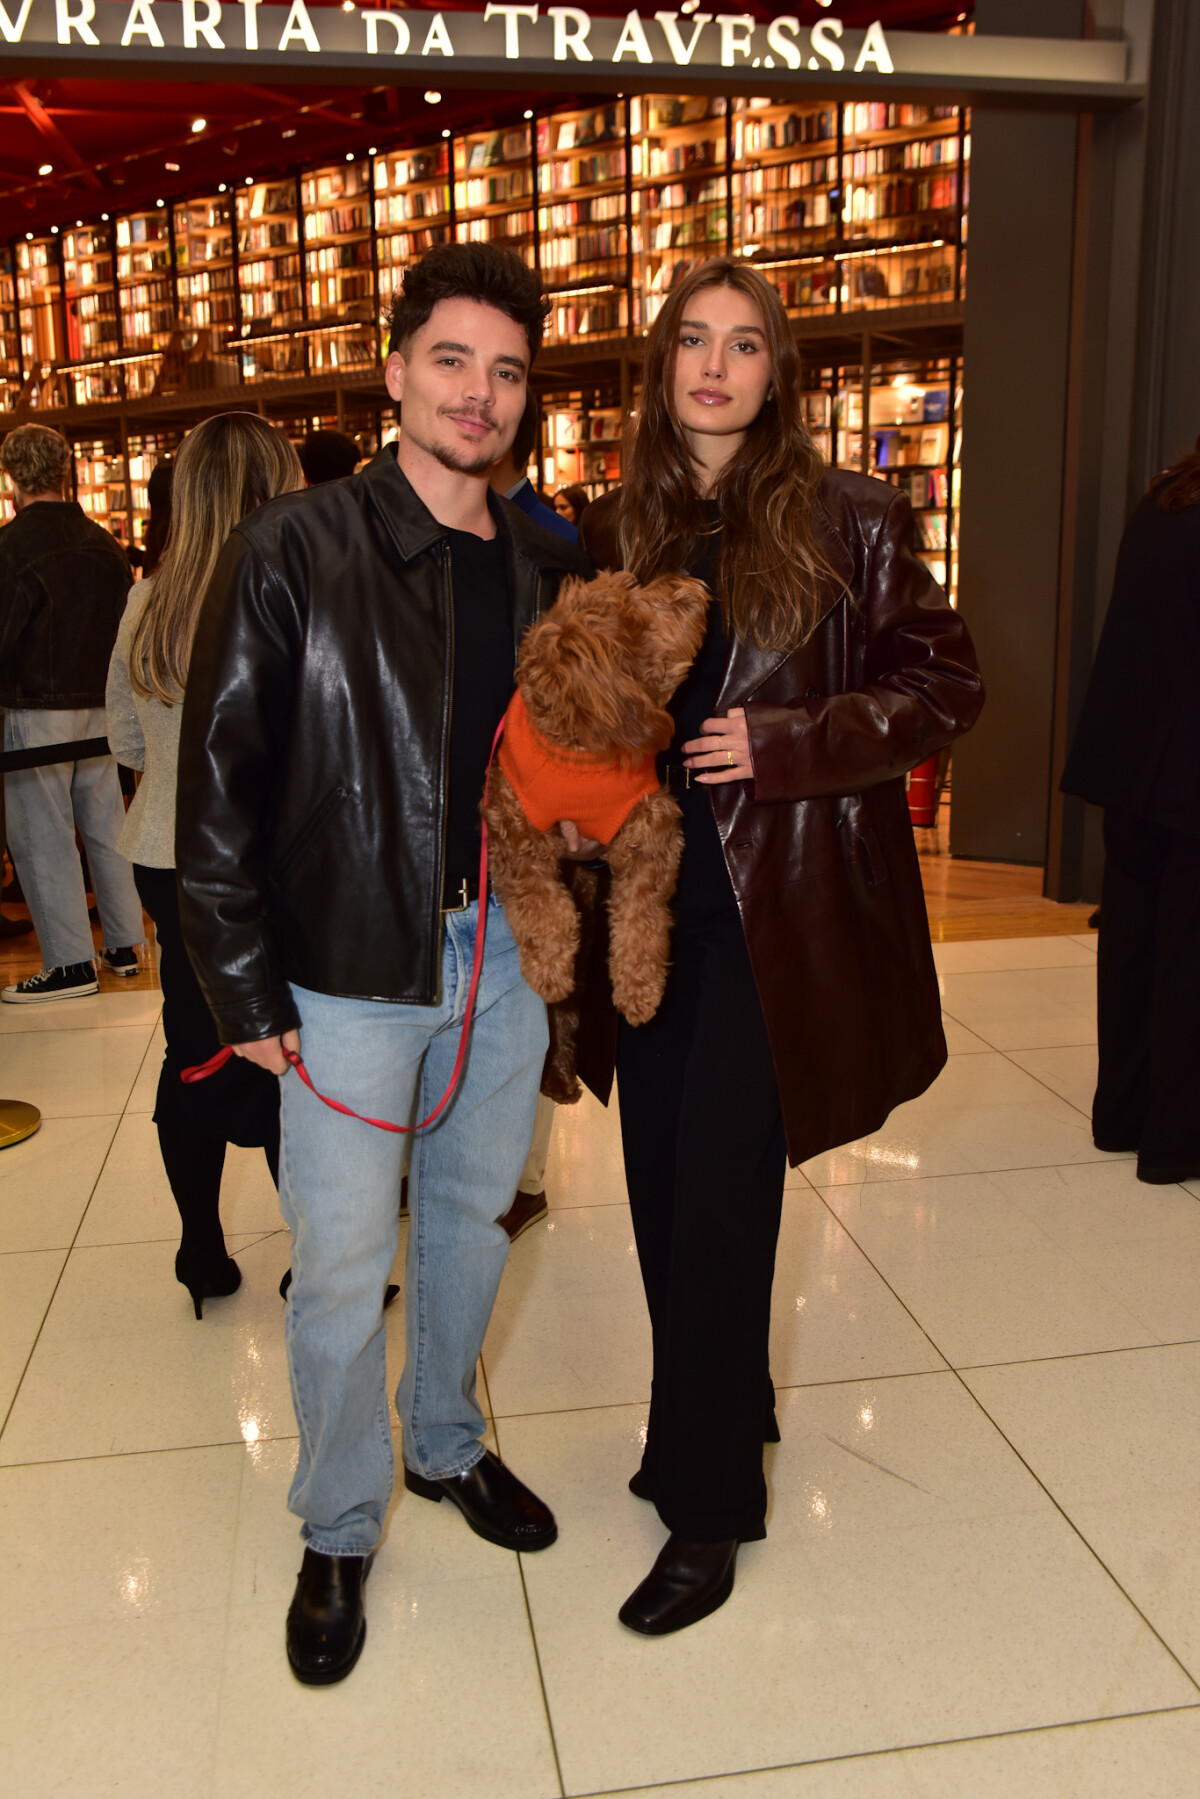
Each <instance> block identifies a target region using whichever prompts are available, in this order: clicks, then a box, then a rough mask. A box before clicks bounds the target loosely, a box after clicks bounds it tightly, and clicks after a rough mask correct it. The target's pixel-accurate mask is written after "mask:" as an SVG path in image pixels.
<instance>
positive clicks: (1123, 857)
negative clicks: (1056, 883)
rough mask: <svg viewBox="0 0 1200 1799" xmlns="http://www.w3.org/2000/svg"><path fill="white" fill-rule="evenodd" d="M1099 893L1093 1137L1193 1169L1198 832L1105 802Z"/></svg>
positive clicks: (1199, 936)
mask: <svg viewBox="0 0 1200 1799" xmlns="http://www.w3.org/2000/svg"><path fill="white" fill-rule="evenodd" d="M1104 847H1105V852H1106V858H1107V859H1106V862H1105V869H1104V886H1103V890H1102V893H1101V900H1100V942H1099V946H1098V994H1099V999H1098V1016H1099V1039H1100V1074H1099V1081H1098V1084H1097V1087H1096V1098H1095V1102H1094V1105H1093V1108H1092V1130H1093V1132H1094V1134H1095V1137H1096V1140H1097V1142H1098V1143H1100V1144H1101V1145H1103V1146H1104V1147H1106V1148H1112V1149H1126V1150H1129V1149H1136V1150H1137V1152H1138V1161H1139V1164H1140V1165H1141V1166H1142V1167H1149V1168H1156V1169H1174V1168H1178V1169H1181V1170H1188V1171H1192V1172H1195V1171H1197V1170H1200V837H1188V836H1185V835H1184V834H1183V833H1182V832H1180V831H1170V830H1167V829H1166V828H1165V827H1164V826H1162V825H1156V824H1152V823H1151V822H1150V820H1149V819H1145V818H1139V817H1138V816H1137V815H1136V814H1135V813H1132V812H1122V811H1118V810H1117V809H1116V808H1115V807H1112V806H1110V807H1108V808H1107V810H1106V811H1105V814H1104Z"/></svg>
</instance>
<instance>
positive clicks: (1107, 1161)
mask: <svg viewBox="0 0 1200 1799" xmlns="http://www.w3.org/2000/svg"><path fill="white" fill-rule="evenodd" d="M1021 1072H1022V1073H1024V1072H1025V1071H1024V1069H1022V1071H1021ZM1033 1078H1034V1077H1033V1076H1032V1075H1031V1076H1030V1079H1031V1080H1032V1079H1033ZM1038 1084H1039V1086H1040V1085H1042V1083H1041V1082H1039V1083H1038ZM1046 1091H1047V1092H1048V1093H1052V1094H1053V1096H1054V1098H1055V1099H1062V1094H1061V1093H1054V1089H1053V1088H1052V1087H1047V1089H1046ZM1070 1103H1071V1102H1070V1100H1063V1104H1064V1105H1070ZM1073 1109H1074V1110H1075V1111H1077V1112H1078V1111H1079V1108H1078V1106H1076V1107H1074V1108H1073ZM1080 1116H1081V1117H1086V1113H1080ZM826 1153H829V1152H826ZM812 1159H813V1161H817V1160H818V1158H817V1157H816V1156H814V1157H813V1158H812ZM1136 1159H1137V1158H1136V1156H1135V1155H1134V1154H1132V1153H1131V1154H1129V1155H1127V1156H1125V1155H1114V1154H1113V1153H1112V1152H1111V1151H1108V1150H1097V1152H1096V1154H1095V1155H1094V1156H1090V1157H1088V1159H1087V1160H1086V1161H1082V1162H1009V1163H1007V1164H1006V1165H1005V1166H1004V1167H1003V1168H959V1169H957V1170H955V1171H954V1172H953V1173H945V1174H919V1173H918V1174H902V1175H897V1176H896V1178H895V1179H894V1180H886V1181H884V1180H879V1181H872V1180H853V1179H852V1180H848V1181H825V1182H823V1183H822V1185H821V1186H819V1187H818V1186H816V1185H814V1187H813V1192H814V1193H818V1194H820V1195H821V1197H822V1198H824V1196H825V1194H826V1193H839V1192H841V1190H842V1189H843V1188H844V1187H905V1186H907V1185H908V1184H909V1183H910V1182H912V1181H961V1180H965V1179H966V1178H968V1177H969V1176H971V1175H976V1174H1037V1173H1039V1172H1040V1171H1041V1170H1042V1169H1043V1168H1107V1167H1115V1166H1116V1165H1117V1164H1118V1163H1122V1162H1133V1161H1136ZM834 1216H835V1217H836V1216H837V1214H836V1213H835V1214H834ZM838 1223H839V1224H840V1223H841V1220H840V1219H838Z"/></svg>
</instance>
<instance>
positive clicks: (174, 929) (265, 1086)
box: [107, 412, 303, 1318]
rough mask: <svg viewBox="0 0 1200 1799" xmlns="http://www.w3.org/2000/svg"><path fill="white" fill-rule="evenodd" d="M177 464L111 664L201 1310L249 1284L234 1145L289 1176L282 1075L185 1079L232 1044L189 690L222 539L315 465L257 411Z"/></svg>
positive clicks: (190, 1272) (116, 736) (169, 1166)
mask: <svg viewBox="0 0 1200 1799" xmlns="http://www.w3.org/2000/svg"><path fill="white" fill-rule="evenodd" d="M159 466H160V467H161V466H162V465H161V464H160V465H159ZM173 466H174V467H175V469H176V474H175V483H174V494H175V497H174V520H173V525H172V530H171V539H170V543H169V544H168V546H167V549H166V553H165V555H164V557H163V560H162V562H161V563H160V565H159V567H158V571H157V573H156V574H155V575H154V576H153V577H152V578H151V579H150V580H148V581H139V582H138V583H137V585H136V586H135V587H134V589H133V591H132V592H131V594H130V596H129V604H128V606H127V608H126V611H125V616H124V618H123V619H122V620H121V628H120V630H119V631H118V633H117V642H116V648H115V649H114V651H113V656H112V662H111V664H110V666H109V671H108V693H107V715H108V737H109V742H110V743H111V744H112V746H113V750H114V753H115V754H116V756H117V757H118V759H119V760H120V761H121V762H123V763H124V764H125V766H126V767H128V768H140V769H143V770H144V771H145V772H144V775H143V778H142V781H141V783H140V785H139V787H138V790H137V793H136V794H135V796H134V800H133V804H132V805H131V806H130V808H129V815H128V817H127V819H126V820H125V825H124V829H123V830H122V832H121V836H120V839H119V841H118V847H119V849H120V850H121V852H122V854H123V855H125V856H128V858H129V860H130V861H131V862H132V863H133V875H134V879H135V881H136V882H137V890H138V894H139V895H140V897H141V902H142V904H143V905H144V906H145V908H146V910H147V912H148V913H149V914H150V916H151V918H152V919H153V920H154V926H155V931H156V933H157V936H158V953H159V979H160V981H161V983H162V991H163V1030H164V1033H165V1035H166V1039H167V1048H166V1054H165V1055H164V1057H163V1065H162V1071H161V1073H160V1075H159V1079H158V1094H157V1097H156V1100H155V1107H154V1122H155V1124H156V1126H157V1127H158V1143H159V1148H160V1150H161V1152H162V1159H163V1167H164V1168H165V1169H166V1171H167V1179H168V1181H169V1182H170V1184H171V1193H172V1196H173V1198H174V1200H175V1204H176V1206H177V1207H178V1208H179V1217H180V1221H181V1223H182V1226H183V1235H182V1241H181V1242H180V1245H179V1250H178V1253H177V1255H176V1257H175V1278H176V1280H178V1281H181V1282H182V1283H183V1285H184V1286H185V1287H186V1288H187V1290H188V1292H189V1293H190V1295H191V1298H192V1304H193V1306H194V1307H195V1312H196V1316H197V1318H199V1317H201V1316H202V1315H203V1302H204V1301H205V1300H206V1299H216V1298H223V1297H224V1296H225V1295H226V1294H229V1293H233V1292H235V1291H236V1290H237V1288H238V1287H239V1286H240V1284H241V1279H242V1276H241V1270H240V1269H239V1268H238V1265H237V1263H236V1262H235V1261H234V1260H233V1258H232V1257H231V1256H230V1255H228V1254H227V1253H226V1249H225V1236H224V1233H223V1231H222V1229H221V1214H220V1200H221V1175H222V1171H223V1169H224V1167H225V1147H226V1145H227V1144H228V1143H239V1144H242V1145H244V1146H247V1147H257V1146H261V1148H262V1149H263V1151H264V1153H265V1155H266V1158H267V1165H268V1167H269V1168H270V1170H271V1178H272V1179H273V1180H274V1181H275V1183H276V1185H277V1186H278V1184H279V1082H278V1081H277V1080H276V1079H275V1078H274V1076H272V1075H270V1074H268V1073H267V1072H266V1070H265V1069H262V1068H256V1067H255V1066H254V1064H253V1063H251V1062H243V1061H238V1060H236V1059H235V1060H233V1061H231V1062H228V1063H227V1064H226V1066H225V1067H224V1068H222V1069H220V1070H219V1071H218V1072H217V1073H216V1074H215V1075H212V1076H210V1077H209V1078H208V1079H207V1080H204V1081H200V1082H197V1083H196V1084H195V1085H191V1086H185V1085H184V1083H183V1081H182V1080H181V1079H180V1075H181V1073H182V1071H183V1069H185V1068H188V1067H192V1066H196V1065H198V1064H200V1063H202V1062H207V1061H208V1060H209V1058H210V1057H211V1056H213V1055H214V1054H215V1053H216V1051H217V1050H218V1049H219V1048H220V1039H219V1038H218V1036H217V1029H216V1026H215V1025H214V1023H213V1020H212V1014H211V1013H210V1011H209V1009H208V1005H207V1003H206V1001H205V998H204V995H203V993H202V992H201V991H200V985H199V983H198V981H197V980H196V976H195V973H194V971H193V969H192V965H191V962H190V961H189V959H188V954H187V950H186V949H185V947H184V943H183V937H182V934H181V932H180V928H179V902H178V900H177V898H176V891H175V777H176V770H177V766H178V762H179V728H180V723H181V721H182V718H183V695H184V689H185V687H186V685H187V676H188V662H189V660H190V657H191V650H192V638H193V636H194V635H195V630H196V620H197V618H198V616H199V613H200V602H201V601H202V600H203V598H204V593H205V589H206V588H207V586H208V582H209V577H210V576H211V574H212V571H213V568H214V566H215V564H216V561H217V557H218V555H219V553H220V550H221V546H222V545H223V544H224V542H225V539H226V538H227V537H228V536H229V533H230V531H231V530H232V529H233V527H234V525H236V524H237V522H238V520H239V519H242V518H245V517H246V515H247V514H248V513H250V512H253V510H254V509H255V507H256V506H261V505H262V503H263V502H264V500H271V499H274V498H275V496H276V495H277V494H281V493H292V492H294V491H295V490H296V489H297V488H299V487H300V486H301V484H302V479H303V477H302V475H301V472H300V464H299V461H298V460H297V457H296V452H295V450H294V449H293V448H292V446H291V444H290V443H289V442H288V440H287V438H286V437H285V436H284V435H283V433H282V432H281V431H276V430H275V429H274V427H273V426H271V425H269V424H267V422H266V420H265V419H261V418H259V417H258V416H257V415H256V414H255V413H252V412H225V413H220V414H218V415H217V417H215V418H210V419H205V421H204V423H203V424H201V425H197V426H196V428H195V430H194V431H192V432H190V433H189V434H188V436H187V437H186V438H185V439H184V441H183V445H182V447H181V449H180V451H179V455H178V457H177V458H176V461H175V464H174V465H173ZM155 472H157V471H155Z"/></svg>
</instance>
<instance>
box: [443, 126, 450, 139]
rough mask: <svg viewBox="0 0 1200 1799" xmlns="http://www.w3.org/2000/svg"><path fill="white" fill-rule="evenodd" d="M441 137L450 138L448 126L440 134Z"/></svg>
mask: <svg viewBox="0 0 1200 1799" xmlns="http://www.w3.org/2000/svg"><path fill="white" fill-rule="evenodd" d="M442 136H443V137H449V136H450V128H449V126H447V127H446V128H445V130H444V131H443V132H442Z"/></svg>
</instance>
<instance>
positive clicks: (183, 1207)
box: [133, 863, 279, 1262]
mask: <svg viewBox="0 0 1200 1799" xmlns="http://www.w3.org/2000/svg"><path fill="white" fill-rule="evenodd" d="M133 878H134V880H135V881H136V883H137V890H138V897H139V899H140V900H141V902H142V905H143V906H144V907H145V908H146V911H147V912H148V913H149V914H150V916H151V918H152V919H153V920H154V929H155V933H156V935H157V937H158V951H159V971H158V972H159V980H160V982H161V984H162V992H163V1032H164V1034H165V1036H166V1039H167V1053H166V1055H165V1056H164V1058H163V1065H162V1072H161V1073H160V1075H159V1077H158V1093H157V1096H156V1102H155V1107H154V1122H155V1124H156V1125H157V1127H158V1142H159V1148H160V1150H161V1151H162V1159H163V1166H164V1168H165V1169H166V1171H167V1179H168V1181H169V1182H170V1184H171V1192H172V1194H173V1196H174V1199H175V1204H176V1206H177V1207H178V1208H179V1216H180V1219H181V1221H182V1224H183V1244H182V1248H183V1250H184V1252H185V1255H186V1256H187V1257H188V1258H192V1259H195V1260H197V1261H200V1262H203V1261H207V1260H211V1261H219V1260H220V1258H221V1257H222V1256H223V1255H224V1253H225V1238H224V1233H223V1232H222V1230H221V1218H220V1198H221V1174H222V1171H223V1169H224V1167H225V1146H226V1144H228V1143H239V1144H242V1145H245V1146H248V1147H257V1146H260V1145H261V1147H262V1149H263V1152H264V1154H265V1155H266V1158H267V1165H268V1167H269V1168H270V1170H271V1177H272V1179H273V1180H274V1181H275V1183H276V1185H278V1184H279V1082H278V1080H277V1079H276V1078H275V1076H274V1075H272V1074H268V1073H267V1071H266V1069H265V1068H257V1067H255V1065H254V1064H253V1063H251V1062H244V1061H240V1060H233V1061H230V1062H228V1063H226V1065H225V1067H224V1068H222V1069H221V1070H220V1072H219V1073H218V1074H215V1075H213V1076H211V1077H210V1078H209V1079H208V1080H206V1081H200V1082H197V1083H196V1084H195V1085H194V1086H185V1084H184V1083H183V1081H181V1080H180V1078H179V1077H180V1073H181V1071H182V1070H183V1069H185V1068H188V1067H191V1066H193V1065H195V1064H197V1063H200V1062H207V1061H208V1059H209V1057H210V1056H212V1055H215V1054H216V1052H217V1050H218V1049H219V1048H220V1047H221V1044H220V1039H219V1037H218V1036H217V1027H216V1025H215V1024H214V1023H213V1018H212V1013H211V1012H210V1011H209V1009H208V1004H207V1001H206V1000H205V998H204V994H203V992H202V991H201V988H200V983H199V981H198V980H197V979H196V974H195V970H194V969H193V967H192V964H191V961H190V959H189V957H188V953H187V949H186V946H185V945H184V941H183V933H182V931H181V930H180V928H179V902H178V899H177V897H176V891H175V870H174V869H173V868H147V867H145V866H144V865H142V864H139V863H135V864H134V869H133Z"/></svg>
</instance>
